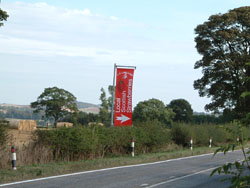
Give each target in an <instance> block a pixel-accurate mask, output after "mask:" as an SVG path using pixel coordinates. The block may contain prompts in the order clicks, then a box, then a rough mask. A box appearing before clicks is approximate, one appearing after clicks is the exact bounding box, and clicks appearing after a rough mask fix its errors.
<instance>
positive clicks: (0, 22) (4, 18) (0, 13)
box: [0, 9, 9, 27]
mask: <svg viewBox="0 0 250 188" xmlns="http://www.w3.org/2000/svg"><path fill="white" fill-rule="evenodd" d="M8 17H9V15H8V14H7V12H6V11H3V10H2V9H0V27H1V26H3V21H7V18H8Z"/></svg>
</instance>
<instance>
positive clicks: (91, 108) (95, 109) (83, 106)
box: [76, 101, 100, 114]
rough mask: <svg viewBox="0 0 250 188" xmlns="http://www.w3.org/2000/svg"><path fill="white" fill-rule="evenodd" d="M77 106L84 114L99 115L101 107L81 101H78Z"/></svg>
mask: <svg viewBox="0 0 250 188" xmlns="http://www.w3.org/2000/svg"><path fill="white" fill-rule="evenodd" d="M76 104H77V107H78V109H79V110H80V111H82V112H86V113H93V114H98V113H99V111H100V105H96V104H91V103H86V102H79V101H77V102H76Z"/></svg>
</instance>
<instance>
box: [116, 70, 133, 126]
mask: <svg viewBox="0 0 250 188" xmlns="http://www.w3.org/2000/svg"><path fill="white" fill-rule="evenodd" d="M133 77H134V69H124V68H117V70H116V87H115V110H114V125H115V126H118V127H120V126H132V87H133Z"/></svg>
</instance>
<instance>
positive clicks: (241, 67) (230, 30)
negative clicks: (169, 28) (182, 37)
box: [194, 6, 250, 117]
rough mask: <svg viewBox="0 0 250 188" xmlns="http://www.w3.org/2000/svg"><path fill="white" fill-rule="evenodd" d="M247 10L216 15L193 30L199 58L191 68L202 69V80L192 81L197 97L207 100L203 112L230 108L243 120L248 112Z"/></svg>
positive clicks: (249, 20) (249, 46) (249, 24)
mask: <svg viewBox="0 0 250 188" xmlns="http://www.w3.org/2000/svg"><path fill="white" fill-rule="evenodd" d="M249 12H250V7H249V6H246V7H240V8H236V9H233V10H230V11H229V12H228V13H225V14H216V15H212V16H210V17H209V19H208V21H206V22H204V23H203V24H201V25H198V26H197V27H196V29H195V33H196V34H197V36H196V38H195V42H196V48H197V50H198V52H199V54H201V55H202V59H201V60H199V61H197V62H196V63H195V67H194V68H195V69H198V68H202V73H203V77H202V78H200V79H198V80H196V81H195V82H194V88H195V89H197V90H198V91H199V95H200V96H201V97H204V96H207V97H211V103H210V104H207V105H206V106H205V109H206V110H211V111H219V110H221V109H226V108H228V109H232V110H233V111H235V112H236V113H237V114H238V117H243V116H245V114H246V113H247V112H249V109H250V98H249V97H248V98H242V97H240V96H241V94H242V93H243V92H245V91H249V90H250V89H249V87H250V84H249V81H247V80H246V79H244V78H246V77H249V75H250V67H249V66H247V65H246V63H247V62H250V42H249V41H250V14H249Z"/></svg>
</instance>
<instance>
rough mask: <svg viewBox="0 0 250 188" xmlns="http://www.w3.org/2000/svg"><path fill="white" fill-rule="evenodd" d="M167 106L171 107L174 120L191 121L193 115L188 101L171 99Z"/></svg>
mask: <svg viewBox="0 0 250 188" xmlns="http://www.w3.org/2000/svg"><path fill="white" fill-rule="evenodd" d="M167 108H172V109H173V111H174V113H175V117H174V121H182V122H186V123H188V122H191V121H192V117H193V109H192V107H191V105H190V103H189V102H188V101H186V100H185V99H176V100H172V101H171V102H170V103H169V105H167Z"/></svg>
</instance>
